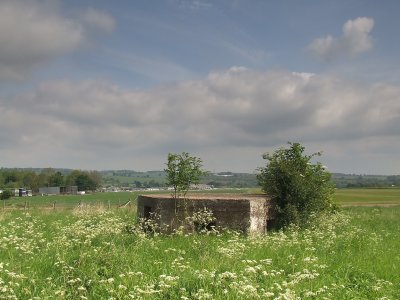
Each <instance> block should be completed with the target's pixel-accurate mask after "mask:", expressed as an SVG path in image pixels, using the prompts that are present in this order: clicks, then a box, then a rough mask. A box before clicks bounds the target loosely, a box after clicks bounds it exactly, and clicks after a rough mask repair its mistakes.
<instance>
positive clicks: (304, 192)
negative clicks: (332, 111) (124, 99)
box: [257, 143, 334, 227]
mask: <svg viewBox="0 0 400 300" xmlns="http://www.w3.org/2000/svg"><path fill="white" fill-rule="evenodd" d="M289 145H290V147H289V148H287V149H284V148H281V149H278V150H276V151H275V152H274V153H272V154H269V153H266V154H264V155H263V158H264V159H266V160H267V161H268V162H267V165H266V167H264V168H259V171H260V173H259V174H258V175H257V178H258V181H259V183H260V185H261V187H262V190H263V191H264V192H265V193H267V194H269V195H271V196H272V197H273V199H274V201H276V204H277V214H278V215H277V219H278V226H279V227H285V226H287V225H290V224H295V225H298V226H303V225H305V224H306V223H307V222H308V221H310V218H311V217H312V216H313V215H315V214H318V213H320V212H323V211H327V210H329V209H332V208H333V202H332V196H333V193H334V187H333V185H332V183H331V181H330V177H331V175H330V173H329V172H328V171H327V170H326V169H325V167H324V166H323V165H322V164H321V163H316V164H313V163H311V159H312V158H313V157H314V156H320V155H321V153H320V152H318V153H314V154H312V155H305V154H304V149H305V148H304V147H303V146H301V145H300V144H299V143H289Z"/></svg>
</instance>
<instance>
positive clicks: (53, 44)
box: [0, 0, 114, 80]
mask: <svg viewBox="0 0 400 300" xmlns="http://www.w3.org/2000/svg"><path fill="white" fill-rule="evenodd" d="M85 20H86V22H83V21H79V20H74V19H69V18H66V17H64V16H62V15H61V14H60V13H59V9H58V7H57V6H56V5H54V3H52V2H50V1H35V0H28V1H19V0H3V1H1V2H0V45H1V47H0V79H8V80H10V79H11V80H14V79H22V78H24V77H26V76H27V75H29V74H30V73H31V72H32V70H33V69H34V68H36V67H38V66H41V65H43V64H44V63H47V62H49V61H51V60H53V59H55V58H57V57H59V56H61V55H64V54H65V53H68V52H70V51H72V50H75V49H77V48H78V47H79V46H80V45H81V44H82V43H83V42H84V41H85V40H87V38H88V32H89V31H88V29H87V28H86V27H87V26H88V25H87V24H89V23H90V24H91V26H96V27H98V28H102V29H103V30H106V31H109V30H111V29H112V27H113V26H114V25H113V24H114V23H113V21H112V18H111V17H110V16H108V15H107V14H105V13H101V12H97V11H95V10H89V11H88V12H87V14H86V15H85Z"/></svg>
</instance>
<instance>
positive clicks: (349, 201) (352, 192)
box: [334, 188, 400, 206]
mask: <svg viewBox="0 0 400 300" xmlns="http://www.w3.org/2000/svg"><path fill="white" fill-rule="evenodd" d="M334 200H335V202H336V203H338V204H341V205H342V206H358V205H362V206H375V205H377V206H378V205H400V189H396V188H387V189H337V190H336V191H335V196H334Z"/></svg>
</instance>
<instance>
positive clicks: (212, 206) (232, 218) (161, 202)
mask: <svg viewBox="0 0 400 300" xmlns="http://www.w3.org/2000/svg"><path fill="white" fill-rule="evenodd" d="M269 206H270V204H269V199H268V197H267V196H265V195H263V196H255V195H243V196H242V195H238V194H233V195H227V194H214V195H212V194H207V195H191V196H189V197H186V199H173V198H172V197H171V196H170V195H141V196H139V197H138V209H137V211H138V217H139V218H148V217H150V213H157V214H158V216H159V217H160V219H159V225H160V226H162V227H164V228H165V227H166V226H168V228H169V230H171V231H172V230H173V229H176V228H178V227H179V226H180V225H183V220H184V219H185V217H187V216H191V215H192V214H193V212H196V211H199V210H202V209H204V208H207V209H208V210H210V211H212V213H213V215H214V217H215V218H216V221H215V226H217V227H223V228H224V227H226V228H229V229H233V230H239V231H242V232H247V233H264V232H265V230H266V225H267V219H268V210H269Z"/></svg>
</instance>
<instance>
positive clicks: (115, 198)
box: [0, 188, 400, 209]
mask: <svg viewBox="0 0 400 300" xmlns="http://www.w3.org/2000/svg"><path fill="white" fill-rule="evenodd" d="M205 192H207V193H252V194H253V193H261V190H260V189H258V188H252V189H218V190H212V191H201V193H205ZM144 193H151V192H144V191H138V192H132V193H130V192H119V193H95V194H87V195H58V196H35V197H23V198H19V197H15V198H12V199H11V200H6V201H5V202H3V201H1V202H0V209H2V208H6V209H12V208H15V209H18V208H19V209H23V208H27V207H29V208H43V209H51V208H54V207H55V208H56V209H72V208H74V207H77V206H78V205H79V204H81V205H92V206H94V205H98V206H104V207H107V208H108V207H110V208H116V207H119V206H122V205H124V204H126V203H128V201H131V202H130V205H131V206H136V198H137V196H138V195H139V194H144ZM153 193H154V192H153ZM156 193H160V191H157V192H156ZM334 201H335V203H338V204H340V205H341V206H391V205H400V189H395V188H387V189H337V190H336V191H335V195H334Z"/></svg>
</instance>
